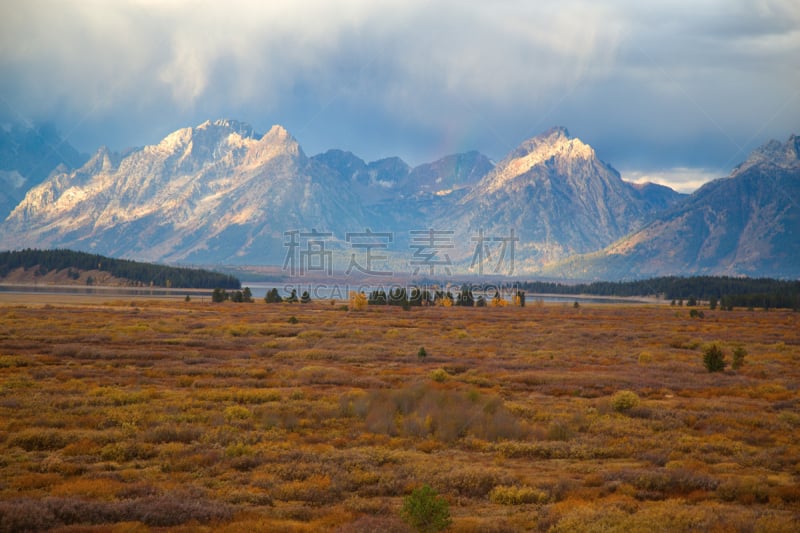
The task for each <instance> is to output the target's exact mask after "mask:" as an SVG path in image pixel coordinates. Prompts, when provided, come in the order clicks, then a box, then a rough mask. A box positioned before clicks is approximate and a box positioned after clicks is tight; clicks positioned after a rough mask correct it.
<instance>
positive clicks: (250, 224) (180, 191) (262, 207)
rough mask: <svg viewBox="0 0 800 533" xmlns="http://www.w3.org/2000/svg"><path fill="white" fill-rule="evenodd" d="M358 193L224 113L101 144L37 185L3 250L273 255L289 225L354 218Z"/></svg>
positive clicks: (339, 224)
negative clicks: (121, 143) (147, 139)
mask: <svg viewBox="0 0 800 533" xmlns="http://www.w3.org/2000/svg"><path fill="white" fill-rule="evenodd" d="M358 205H359V204H358V202H357V200H356V198H355V197H353V196H352V194H351V193H350V192H349V191H348V190H347V189H346V188H342V187H339V186H338V184H337V183H336V182H335V176H333V175H332V174H331V172H330V171H328V170H327V169H319V168H317V166H316V165H315V164H314V163H313V162H312V161H311V160H310V159H309V158H307V157H306V156H305V154H304V153H303V151H302V150H301V148H300V146H299V145H298V143H297V141H296V140H295V139H294V138H293V137H292V136H291V135H289V133H288V132H287V131H286V130H285V129H283V128H282V127H280V126H274V127H273V128H272V129H271V130H270V131H269V132H267V133H266V134H264V135H263V136H258V135H257V134H255V132H254V131H253V129H252V128H250V127H249V126H247V125H245V124H242V123H239V122H235V121H227V120H219V121H216V122H205V123H204V124H201V125H199V126H197V127H196V128H184V129H181V130H178V131H176V132H174V133H172V134H170V135H168V136H167V137H166V138H164V139H163V140H162V141H161V142H160V143H159V144H157V145H152V146H145V147H144V148H142V149H140V150H136V151H134V152H132V153H130V154H128V155H127V156H125V157H118V156H115V155H114V154H112V153H110V152H109V151H108V150H107V149H105V148H101V149H100V150H98V152H97V153H96V154H95V156H94V157H93V158H92V159H91V160H90V161H89V162H87V163H86V164H85V165H84V166H83V167H81V168H80V169H78V170H76V171H73V172H65V173H60V174H57V175H54V176H52V177H51V178H50V179H49V180H47V181H45V182H44V183H42V184H41V185H39V186H37V187H35V188H34V189H32V190H31V191H30V192H29V193H28V195H27V196H26V197H25V199H24V200H23V201H22V202H21V203H20V204H19V205H18V206H17V208H16V209H15V210H14V211H13V212H12V213H11V215H9V217H8V219H7V220H6V221H5V223H4V224H3V225H2V226H1V227H0V232H1V234H2V236H3V246H4V247H9V248H19V247H25V246H31V245H34V244H35V245H36V246H38V247H67V248H74V249H77V250H88V251H93V252H98V253H103V254H107V255H112V256H117V257H135V258H140V259H144V260H159V261H168V262H180V261H189V262H207V263H208V262H232V261H233V262H235V261H237V259H241V260H242V261H248V262H254V263H258V262H274V261H276V259H277V258H279V257H280V256H281V254H282V252H283V242H284V232H285V231H290V230H292V229H293V228H305V227H306V226H307V225H308V224H313V225H314V227H317V228H330V229H342V228H344V227H352V226H356V225H358V224H360V221H361V215H360V210H359V207H358Z"/></svg>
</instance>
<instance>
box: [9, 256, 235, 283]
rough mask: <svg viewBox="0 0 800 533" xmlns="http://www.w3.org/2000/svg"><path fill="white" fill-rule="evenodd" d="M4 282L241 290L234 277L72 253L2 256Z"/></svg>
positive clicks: (199, 270)
mask: <svg viewBox="0 0 800 533" xmlns="http://www.w3.org/2000/svg"><path fill="white" fill-rule="evenodd" d="M0 282H4V283H20V284H30V283H34V282H35V283H37V284H58V285H76V284H80V285H111V286H154V287H167V288H195V289H212V288H215V287H221V288H225V289H238V288H240V285H241V284H240V283H239V280H238V279H236V278H235V277H233V276H229V275H226V274H221V273H219V272H212V271H209V270H202V269H193V268H177V267H171V266H165V265H155V264H150V263H141V262H137V261H129V260H126V259H113V258H110V257H104V256H101V255H97V254H88V253H84V252H75V251H71V250H31V249H26V250H21V251H13V252H0Z"/></svg>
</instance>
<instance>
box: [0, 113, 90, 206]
mask: <svg viewBox="0 0 800 533" xmlns="http://www.w3.org/2000/svg"><path fill="white" fill-rule="evenodd" d="M86 159H87V157H86V156H84V155H82V154H80V153H78V151H77V150H76V149H75V148H74V147H72V145H70V144H69V143H68V142H67V141H65V140H64V139H62V138H61V136H60V135H59V134H58V132H57V131H56V130H55V128H54V127H53V126H51V125H47V124H41V125H35V126H27V125H23V124H18V123H8V124H3V125H1V126H0V221H2V220H4V219H5V218H6V217H7V216H8V214H9V213H10V212H11V211H12V210H13V209H14V207H16V205H17V204H18V203H19V202H20V201H21V200H22V199H23V198H24V197H25V194H26V193H27V192H28V190H30V189H31V188H32V187H35V186H36V185H38V184H39V183H41V182H42V181H44V179H45V178H47V176H49V175H50V173H51V172H53V171H56V169H58V170H60V171H65V170H68V169H73V168H77V167H79V166H81V165H82V164H83V163H84V162H86Z"/></svg>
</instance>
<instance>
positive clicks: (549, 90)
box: [0, 0, 800, 175]
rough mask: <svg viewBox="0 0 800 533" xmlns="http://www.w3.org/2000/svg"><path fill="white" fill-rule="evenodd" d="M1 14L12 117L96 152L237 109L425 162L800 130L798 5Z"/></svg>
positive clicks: (122, 9) (83, 4) (618, 155)
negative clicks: (555, 129)
mask: <svg viewBox="0 0 800 533" xmlns="http://www.w3.org/2000/svg"><path fill="white" fill-rule="evenodd" d="M0 15H2V16H0V98H2V100H0V117H2V118H3V120H12V119H16V120H20V119H21V120H27V121H39V120H52V121H54V122H56V124H57V125H58V126H59V128H60V129H61V130H62V131H64V132H66V133H67V134H68V135H69V136H70V137H71V139H72V140H73V141H74V142H75V143H76V144H78V145H79V146H80V147H81V148H83V149H85V150H91V149H93V148H94V147H95V146H97V145H99V144H109V145H111V146H112V147H114V148H123V147H125V146H129V145H135V144H143V143H147V142H155V141H157V140H158V138H160V137H161V136H163V135H164V134H166V133H168V132H169V131H170V130H172V129H175V128H177V127H181V126H184V125H187V124H195V123H199V122H202V121H203V120H205V119H206V118H216V117H219V116H231V117H235V118H240V119H242V120H247V121H249V122H251V123H253V124H254V125H255V126H256V127H257V128H259V129H261V130H265V129H267V128H269V126H270V125H271V124H272V123H275V122H281V123H283V124H284V125H285V126H286V127H287V128H289V130H290V131H292V132H293V133H294V134H295V135H297V136H298V138H299V139H300V141H301V143H303V144H304V146H307V147H308V148H309V149H310V151H312V152H313V151H315V150H322V149H325V148H329V147H334V146H336V147H343V148H347V149H351V150H353V151H355V152H356V153H359V154H360V155H363V156H364V157H372V156H378V155H382V154H399V155H401V156H403V157H405V158H407V159H409V160H411V161H412V162H413V161H415V160H416V161H419V160H420V159H425V158H430V157H436V156H441V155H444V154H443V153H435V152H436V151H437V150H439V149H449V148H452V149H467V148H477V149H480V150H483V151H486V152H488V153H489V154H490V155H492V156H501V155H503V153H505V151H507V150H509V149H510V148H512V147H513V146H514V145H515V144H516V143H518V142H519V141H520V140H522V139H523V138H525V137H528V136H530V135H533V134H536V133H538V132H539V131H541V130H543V129H546V128H548V127H550V126H552V125H554V124H564V125H567V126H569V127H570V129H571V130H572V131H573V132H574V133H576V134H577V135H579V136H581V137H582V138H585V140H587V141H588V142H590V143H591V144H593V145H594V146H595V147H596V148H597V149H598V152H599V153H600V154H601V156H602V157H603V158H604V159H607V160H609V161H610V162H612V163H614V164H617V165H621V166H628V167H631V168H633V167H636V168H641V169H642V170H643V171H646V170H648V168H647V167H649V168H650V169H652V168H684V167H698V168H699V167H703V168H706V169H712V171H717V170H718V171H719V173H720V175H724V174H725V173H726V172H727V170H729V168H728V169H725V168H722V167H724V165H726V164H729V166H732V165H733V164H735V163H737V162H738V160H737V159H736V157H738V156H739V155H740V152H744V151H747V150H749V149H751V148H752V146H753V145H754V144H760V143H761V142H763V141H765V140H766V139H768V138H770V137H778V138H783V137H786V136H787V135H788V134H789V133H790V132H792V131H797V130H798V129H800V128H799V127H798V126H800V93H799V92H798V91H799V89H798V87H800V68H799V67H798V65H799V63H798V62H797V60H796V58H797V57H800V30H799V28H800V6H798V4H797V2H793V1H760V2H743V1H740V2H730V1H726V2H722V1H701V0H698V1H694V2H647V3H641V2H633V1H627V0H624V1H623V0H619V1H612V2H603V3H599V2H589V1H577V0H566V1H565V0H562V1H560V2H535V3H534V2H526V1H522V0H506V1H500V2H477V1H474V2H473V1H461V2H451V1H433V2H431V1H421V0H408V1H403V2H399V1H383V2H374V1H364V0H350V1H336V2H333V1H305V2H303V1H300V2H298V1H271V2H244V1H233V2H224V3H222V2H209V3H197V2H188V1H172V2H156V1H134V0H130V1H115V2H101V1H65V2H57V3H54V2H45V1H41V0H38V1H20V0H11V1H6V2H4V3H3V5H2V7H0ZM376 132H379V133H380V135H376ZM468 143H469V144H471V146H464V145H465V144H468ZM698 143H700V144H698ZM702 143H705V146H703V144H702ZM387 144H388V146H387Z"/></svg>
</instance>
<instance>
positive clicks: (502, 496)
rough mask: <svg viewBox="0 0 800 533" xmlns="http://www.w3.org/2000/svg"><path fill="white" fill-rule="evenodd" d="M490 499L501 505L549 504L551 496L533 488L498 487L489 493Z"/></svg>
mask: <svg viewBox="0 0 800 533" xmlns="http://www.w3.org/2000/svg"><path fill="white" fill-rule="evenodd" d="M489 499H490V500H491V501H492V502H494V503H499V504H500V505H522V504H526V503H547V501H548V500H549V499H550V495H549V494H547V493H546V492H545V491H543V490H539V489H535V488H533V487H524V486H523V487H517V486H508V485H498V486H497V487H495V488H493V489H492V491H491V492H490V493H489Z"/></svg>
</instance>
